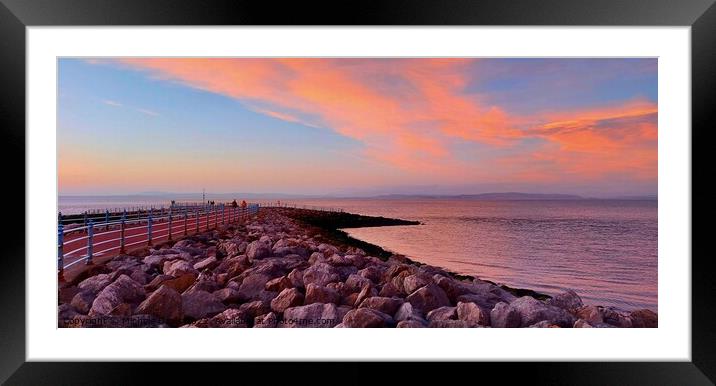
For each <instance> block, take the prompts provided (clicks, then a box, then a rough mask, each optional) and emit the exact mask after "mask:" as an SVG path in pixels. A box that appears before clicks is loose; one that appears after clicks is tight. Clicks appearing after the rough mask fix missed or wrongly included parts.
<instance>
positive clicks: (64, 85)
mask: <svg viewBox="0 0 716 386" xmlns="http://www.w3.org/2000/svg"><path fill="white" fill-rule="evenodd" d="M58 76H59V82H58V83H59V89H58V124H57V125H58V126H57V141H58V174H59V176H58V178H59V193H60V194H73V195H74V194H128V193H139V192H147V191H164V192H200V191H201V189H202V188H206V189H207V191H210V192H215V193H221V192H224V193H228V192H253V193H271V192H272V193H288V194H291V193H295V194H327V195H373V194H386V193H410V194H415V193H425V194H469V193H484V192H504V191H520V192H534V193H571V194H581V195H587V196H597V197H607V196H620V195H655V194H656V193H657V60H656V59H297V58H292V59H223V58H222V59H182V58H162V59H151V58H137V59H86V58H85V59H60V60H59V62H58Z"/></svg>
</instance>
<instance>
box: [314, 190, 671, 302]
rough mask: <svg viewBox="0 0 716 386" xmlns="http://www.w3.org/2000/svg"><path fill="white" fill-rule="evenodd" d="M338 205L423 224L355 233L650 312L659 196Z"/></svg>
mask: <svg viewBox="0 0 716 386" xmlns="http://www.w3.org/2000/svg"><path fill="white" fill-rule="evenodd" d="M325 204H332V205H336V206H342V207H343V208H344V209H345V210H348V211H351V212H359V213H363V214H369V215H383V216H390V217H399V218H405V219H410V220H419V221H421V222H423V223H424V224H425V225H420V226H398V227H380V228H360V229H347V230H346V231H347V232H348V233H349V234H350V235H352V236H353V237H356V238H359V239H361V240H365V241H367V242H370V243H373V244H377V245H380V246H383V247H385V248H387V249H390V250H392V251H394V252H398V253H402V254H405V255H407V256H410V257H412V258H415V259H416V260H419V261H422V262H425V263H428V264H432V265H437V266H441V267H444V268H447V269H449V270H452V271H454V272H459V273H463V274H470V275H475V276H477V277H481V278H485V279H489V280H493V281H496V282H500V283H504V284H507V285H510V286H516V287H524V288H530V289H534V290H537V291H542V292H545V293H551V294H553V293H555V292H557V291H559V290H560V289H562V288H572V289H574V290H576V291H577V292H578V293H579V294H580V295H581V296H582V297H583V298H584V300H585V302H588V303H590V304H598V305H611V306H615V307H618V308H621V309H634V308H650V309H653V310H655V311H656V310H657V231H658V230H657V202H656V201H612V200H609V201H605V200H585V201H466V200H454V201H442V200H440V201H438V200H420V201H419V200H410V201H406V200H390V201H388V200H382V201H378V200H351V201H344V202H342V203H339V202H336V203H328V202H326V203H325Z"/></svg>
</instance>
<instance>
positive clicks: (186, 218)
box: [184, 209, 189, 236]
mask: <svg viewBox="0 0 716 386" xmlns="http://www.w3.org/2000/svg"><path fill="white" fill-rule="evenodd" d="M188 221H189V219H188V217H187V215H186V209H184V236H186V235H187V225H188Z"/></svg>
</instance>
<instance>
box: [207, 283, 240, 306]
mask: <svg viewBox="0 0 716 386" xmlns="http://www.w3.org/2000/svg"><path fill="white" fill-rule="evenodd" d="M213 294H214V295H215V296H216V297H217V298H219V300H221V302H222V303H224V304H230V303H238V302H239V301H241V297H240V296H239V291H238V290H235V289H233V288H230V287H226V288H222V289H220V290H218V291H214V292H213Z"/></svg>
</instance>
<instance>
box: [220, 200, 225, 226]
mask: <svg viewBox="0 0 716 386" xmlns="http://www.w3.org/2000/svg"><path fill="white" fill-rule="evenodd" d="M225 218H226V205H224V204H221V225H224V223H225V222H226V221H224V219H225Z"/></svg>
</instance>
